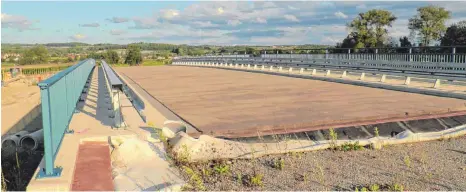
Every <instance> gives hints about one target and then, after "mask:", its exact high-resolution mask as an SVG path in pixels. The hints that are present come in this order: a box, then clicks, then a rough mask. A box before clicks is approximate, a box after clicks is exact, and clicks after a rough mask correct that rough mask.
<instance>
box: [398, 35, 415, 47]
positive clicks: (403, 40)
mask: <svg viewBox="0 0 466 192" xmlns="http://www.w3.org/2000/svg"><path fill="white" fill-rule="evenodd" d="M412 46H413V44H412V43H411V41H409V38H408V37H406V36H404V37H400V47H412Z"/></svg>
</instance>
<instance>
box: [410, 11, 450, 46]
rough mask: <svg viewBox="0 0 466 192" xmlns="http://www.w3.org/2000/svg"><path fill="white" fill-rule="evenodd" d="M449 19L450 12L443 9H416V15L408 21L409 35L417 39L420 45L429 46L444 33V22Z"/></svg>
mask: <svg viewBox="0 0 466 192" xmlns="http://www.w3.org/2000/svg"><path fill="white" fill-rule="evenodd" d="M450 17H451V13H450V11H447V10H445V8H443V7H437V6H433V5H430V6H426V7H420V8H418V9H417V14H416V15H415V16H413V17H412V18H411V19H409V23H408V28H409V29H410V30H411V34H412V35H413V36H416V37H418V38H419V40H420V43H422V44H423V45H425V46H428V45H430V43H431V42H432V41H434V40H439V39H440V38H441V37H442V35H443V33H445V30H446V27H445V21H446V20H447V19H449V18H450Z"/></svg>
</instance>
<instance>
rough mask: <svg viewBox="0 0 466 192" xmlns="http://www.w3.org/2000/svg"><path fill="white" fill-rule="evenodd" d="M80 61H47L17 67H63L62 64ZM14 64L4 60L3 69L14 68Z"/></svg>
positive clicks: (66, 64)
mask: <svg viewBox="0 0 466 192" xmlns="http://www.w3.org/2000/svg"><path fill="white" fill-rule="evenodd" d="M76 63H78V62H77V61H76V62H71V63H46V64H33V65H17V67H21V68H23V69H26V68H48V67H61V66H68V65H73V64H76ZM13 66H14V63H3V62H2V69H8V68H12V67H13Z"/></svg>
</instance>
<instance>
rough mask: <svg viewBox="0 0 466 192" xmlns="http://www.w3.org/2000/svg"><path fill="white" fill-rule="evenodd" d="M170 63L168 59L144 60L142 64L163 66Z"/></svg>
mask: <svg viewBox="0 0 466 192" xmlns="http://www.w3.org/2000/svg"><path fill="white" fill-rule="evenodd" d="M166 63H168V61H167V60H144V61H143V62H142V66H161V65H165V64H166Z"/></svg>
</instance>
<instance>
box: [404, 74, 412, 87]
mask: <svg viewBox="0 0 466 192" xmlns="http://www.w3.org/2000/svg"><path fill="white" fill-rule="evenodd" d="M410 83H411V77H410V76H406V80H405V85H409V84H410Z"/></svg>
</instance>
